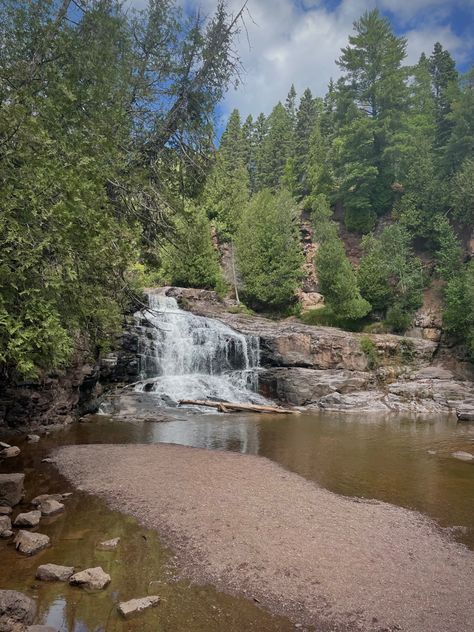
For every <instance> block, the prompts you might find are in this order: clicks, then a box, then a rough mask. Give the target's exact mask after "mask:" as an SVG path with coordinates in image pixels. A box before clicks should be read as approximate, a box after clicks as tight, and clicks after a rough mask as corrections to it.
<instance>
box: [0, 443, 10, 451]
mask: <svg viewBox="0 0 474 632" xmlns="http://www.w3.org/2000/svg"><path fill="white" fill-rule="evenodd" d="M4 448H11V445H10V444H9V443H5V442H4V441H0V450H3V449H4Z"/></svg>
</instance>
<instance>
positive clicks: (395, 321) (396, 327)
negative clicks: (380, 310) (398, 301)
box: [384, 305, 412, 334]
mask: <svg viewBox="0 0 474 632" xmlns="http://www.w3.org/2000/svg"><path fill="white" fill-rule="evenodd" d="M384 322H385V325H386V327H387V328H388V329H389V330H390V331H392V332H393V333H395V334H403V333H405V331H406V330H407V329H408V328H409V326H410V325H411V322H412V316H411V314H410V313H407V312H406V311H405V310H404V309H403V308H402V307H401V305H393V307H389V309H388V310H387V316H386V318H385V321H384Z"/></svg>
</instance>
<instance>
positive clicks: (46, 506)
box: [39, 498, 65, 516]
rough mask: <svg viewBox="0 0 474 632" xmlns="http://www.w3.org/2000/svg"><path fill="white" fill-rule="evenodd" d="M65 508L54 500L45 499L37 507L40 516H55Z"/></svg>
mask: <svg viewBox="0 0 474 632" xmlns="http://www.w3.org/2000/svg"><path fill="white" fill-rule="evenodd" d="M64 509H65V507H64V505H63V503H60V502H59V501H57V500H55V499H54V498H47V499H45V500H43V501H42V502H41V504H40V505H39V510H40V511H41V515H42V516H56V515H57V514H60V513H62V512H63V511H64Z"/></svg>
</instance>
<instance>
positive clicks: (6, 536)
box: [0, 529, 13, 540]
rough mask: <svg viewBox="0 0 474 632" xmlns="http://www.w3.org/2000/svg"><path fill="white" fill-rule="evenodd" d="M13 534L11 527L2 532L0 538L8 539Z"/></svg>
mask: <svg viewBox="0 0 474 632" xmlns="http://www.w3.org/2000/svg"><path fill="white" fill-rule="evenodd" d="M12 535H13V531H12V530H11V529H7V530H6V531H4V532H3V533H0V538H2V539H3V540H7V539H8V538H11V537H12Z"/></svg>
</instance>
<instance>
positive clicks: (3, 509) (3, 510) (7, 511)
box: [0, 505, 13, 516]
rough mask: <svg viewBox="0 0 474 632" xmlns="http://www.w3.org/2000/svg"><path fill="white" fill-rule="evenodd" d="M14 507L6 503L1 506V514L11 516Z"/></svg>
mask: <svg viewBox="0 0 474 632" xmlns="http://www.w3.org/2000/svg"><path fill="white" fill-rule="evenodd" d="M12 511H13V510H12V508H11V507H7V506H6V505H2V506H0V516H9V515H10V514H11V513H12Z"/></svg>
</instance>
